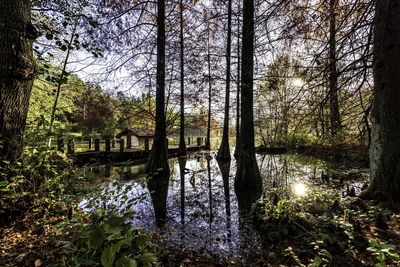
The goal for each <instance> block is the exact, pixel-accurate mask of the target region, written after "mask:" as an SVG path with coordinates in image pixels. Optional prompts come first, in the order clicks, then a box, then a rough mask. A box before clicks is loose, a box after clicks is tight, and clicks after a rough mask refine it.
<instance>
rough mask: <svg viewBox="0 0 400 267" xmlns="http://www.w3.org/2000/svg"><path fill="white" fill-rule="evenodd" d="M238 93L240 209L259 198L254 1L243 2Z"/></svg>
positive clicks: (260, 190)
mask: <svg viewBox="0 0 400 267" xmlns="http://www.w3.org/2000/svg"><path fill="white" fill-rule="evenodd" d="M242 40H243V41H242V90H241V96H242V97H241V100H242V103H241V114H242V116H241V123H240V140H241V142H240V144H241V150H240V157H239V162H238V166H237V172H236V179H235V191H236V195H237V196H238V202H239V205H240V206H241V207H246V203H250V202H252V201H254V200H256V199H257V198H259V197H260V196H261V192H262V180H261V175H260V171H259V169H258V165H257V160H256V155H255V147H254V114H253V112H254V111H253V61H254V59H253V57H254V1H253V0H244V4H243V34H242Z"/></svg>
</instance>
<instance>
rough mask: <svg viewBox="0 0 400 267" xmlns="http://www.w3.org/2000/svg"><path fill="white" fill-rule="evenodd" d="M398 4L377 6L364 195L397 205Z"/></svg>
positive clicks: (383, 1)
mask: <svg viewBox="0 0 400 267" xmlns="http://www.w3.org/2000/svg"><path fill="white" fill-rule="evenodd" d="M399 14H400V2H399V1H398V0H379V1H377V3H376V15H375V28H374V30H375V32H374V101H373V106H372V111H371V119H372V136H371V147H370V179H371V184H370V186H369V188H368V191H367V195H369V196H376V194H377V193H380V194H381V193H383V194H384V195H386V196H389V197H391V198H392V199H393V200H395V201H400V194H399V192H400V161H399V159H400V105H399V99H400V27H399V25H400V16H399Z"/></svg>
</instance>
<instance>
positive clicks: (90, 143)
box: [89, 138, 93, 150]
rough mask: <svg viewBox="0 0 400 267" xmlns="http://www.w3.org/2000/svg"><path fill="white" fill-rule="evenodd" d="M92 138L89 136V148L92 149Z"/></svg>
mask: <svg viewBox="0 0 400 267" xmlns="http://www.w3.org/2000/svg"><path fill="white" fill-rule="evenodd" d="M92 140H93V139H92V138H89V150H92Z"/></svg>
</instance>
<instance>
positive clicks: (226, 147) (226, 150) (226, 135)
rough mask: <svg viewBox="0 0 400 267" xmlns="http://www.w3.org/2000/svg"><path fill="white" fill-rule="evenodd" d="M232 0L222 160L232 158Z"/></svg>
mask: <svg viewBox="0 0 400 267" xmlns="http://www.w3.org/2000/svg"><path fill="white" fill-rule="evenodd" d="M231 36H232V0H228V36H227V41H226V89H225V117H224V129H223V133H222V142H221V145H220V147H219V150H218V154H217V158H218V159H220V160H230V159H231V151H230V149H229V106H230V104H229V103H230V88H231V43H232V40H231V39H232V38H231Z"/></svg>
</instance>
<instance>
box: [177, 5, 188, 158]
mask: <svg viewBox="0 0 400 267" xmlns="http://www.w3.org/2000/svg"><path fill="white" fill-rule="evenodd" d="M180 8H181V10H180V28H181V29H180V39H181V40H180V41H181V47H180V50H181V51H180V61H181V62H180V63H181V77H180V78H181V95H180V102H181V103H180V104H181V114H180V118H181V121H180V130H179V150H178V155H179V156H184V155H186V154H187V150H186V143H185V95H184V93H185V90H184V86H185V80H184V78H185V76H184V75H185V73H184V62H183V59H184V53H183V48H184V46H183V45H184V43H183V3H182V0H180Z"/></svg>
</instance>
